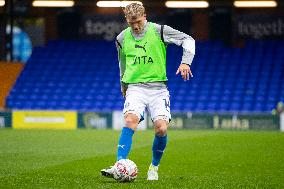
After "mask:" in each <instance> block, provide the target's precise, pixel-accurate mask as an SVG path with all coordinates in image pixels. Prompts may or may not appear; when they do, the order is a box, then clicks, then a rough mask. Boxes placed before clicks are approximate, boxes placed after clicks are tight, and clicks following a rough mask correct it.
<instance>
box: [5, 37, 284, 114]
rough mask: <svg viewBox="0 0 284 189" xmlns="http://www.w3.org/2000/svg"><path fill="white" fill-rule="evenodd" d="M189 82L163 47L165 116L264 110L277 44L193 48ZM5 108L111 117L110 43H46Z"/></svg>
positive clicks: (119, 103)
mask: <svg viewBox="0 0 284 189" xmlns="http://www.w3.org/2000/svg"><path fill="white" fill-rule="evenodd" d="M196 46H197V49H196V56H195V59H194V62H193V65H192V70H193V74H194V77H193V78H192V79H191V81H190V82H183V81H182V79H181V78H180V77H177V76H176V75H175V72H176V69H177V67H178V64H179V63H180V61H181V53H182V52H181V51H182V49H181V48H178V47H175V46H169V48H168V53H167V59H168V64H167V65H168V79H169V81H168V86H169V90H170V94H171V108H172V111H192V112H217V111H218V112H270V111H271V110H272V109H273V108H275V106H276V104H277V102H278V101H284V53H283V52H284V42H279V41H249V42H247V43H246V45H245V47H244V48H231V47H226V46H224V45H223V44H222V43H221V42H212V41H211V42H197V44H196ZM6 105H7V107H8V108H11V109H45V110H47V109H52V110H61V109H63V110H80V111H113V110H121V109H122V108H123V98H122V97H121V94H120V83H119V68H118V63H117V53H116V49H115V45H114V43H113V42H105V41H88V42H87V41H52V42H49V43H48V44H47V46H45V47H38V48H35V49H34V50H33V53H32V56H31V58H30V59H29V60H28V62H27V63H26V65H25V67H24V70H23V71H22V73H21V74H20V76H19V78H18V79H17V82H16V84H15V85H14V87H13V89H12V90H11V91H10V94H9V96H8V98H7V100H6Z"/></svg>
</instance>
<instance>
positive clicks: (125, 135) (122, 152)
mask: <svg viewBox="0 0 284 189" xmlns="http://www.w3.org/2000/svg"><path fill="white" fill-rule="evenodd" d="M133 134H134V131H133V130H132V129H130V128H127V127H123V129H122V131H121V134H120V138H119V142H118V146H117V161H118V160H120V159H126V158H127V156H128V154H129V152H130V149H131V144H132V136H133Z"/></svg>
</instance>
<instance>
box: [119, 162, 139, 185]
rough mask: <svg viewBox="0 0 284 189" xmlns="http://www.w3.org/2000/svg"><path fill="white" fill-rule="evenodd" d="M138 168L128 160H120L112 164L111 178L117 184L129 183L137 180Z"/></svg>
mask: <svg viewBox="0 0 284 189" xmlns="http://www.w3.org/2000/svg"><path fill="white" fill-rule="evenodd" d="M137 174H138V168H137V166H136V164H135V163H134V162H133V161H131V160H129V159H121V160H119V161H117V162H116V163H115V164H114V174H113V177H114V179H115V180H117V181H119V182H131V181H134V180H135V179H136V178H137Z"/></svg>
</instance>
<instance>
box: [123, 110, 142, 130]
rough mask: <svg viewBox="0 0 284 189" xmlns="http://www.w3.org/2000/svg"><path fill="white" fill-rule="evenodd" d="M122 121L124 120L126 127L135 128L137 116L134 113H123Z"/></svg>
mask: <svg viewBox="0 0 284 189" xmlns="http://www.w3.org/2000/svg"><path fill="white" fill-rule="evenodd" d="M124 121H125V125H126V127H128V128H131V129H134V130H135V129H136V127H137V125H138V122H139V118H138V117H137V116H136V115H135V114H131V113H129V114H127V115H125V117H124Z"/></svg>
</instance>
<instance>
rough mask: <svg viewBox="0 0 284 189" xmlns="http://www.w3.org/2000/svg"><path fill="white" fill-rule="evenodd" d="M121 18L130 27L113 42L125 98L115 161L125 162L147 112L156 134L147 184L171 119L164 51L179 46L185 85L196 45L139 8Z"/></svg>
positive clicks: (134, 5) (135, 6) (153, 177)
mask: <svg viewBox="0 0 284 189" xmlns="http://www.w3.org/2000/svg"><path fill="white" fill-rule="evenodd" d="M124 14H125V18H126V21H127V23H128V25H129V26H130V27H128V28H127V29H125V30H123V31H122V32H121V33H120V34H119V35H118V36H117V38H116V46H117V50H118V57H119V58H118V59H119V67H120V77H121V78H120V79H121V92H122V95H123V97H124V98H125V103H124V109H123V113H124V120H125V127H123V129H122V131H121V135H120V139H119V142H118V149H117V161H118V160H120V159H127V156H128V154H129V152H130V149H131V144H132V136H133V134H134V132H135V130H136V129H137V125H138V123H139V122H140V121H142V120H143V119H144V112H145V109H146V108H147V110H148V111H149V113H150V115H151V119H152V121H153V123H154V130H155V137H154V141H153V146H152V162H151V164H150V166H149V170H148V178H147V180H158V166H159V164H160V160H161V158H162V155H163V153H164V150H165V148H166V145H167V128H168V124H169V122H170V119H171V114H170V99H169V97H170V95H169V91H168V89H167V86H166V81H167V76H166V47H167V45H168V44H176V45H178V46H182V48H183V56H182V61H181V64H180V65H179V67H178V69H177V71H176V75H178V74H179V73H180V74H181V76H182V78H183V79H184V80H185V81H187V80H189V79H190V77H193V75H192V73H191V70H190V65H191V63H192V60H193V57H194V54H195V41H194V39H193V38H192V37H190V36H188V35H186V34H184V33H182V32H180V31H178V30H175V29H173V28H171V27H169V26H166V25H159V24H156V23H152V22H148V21H147V20H146V13H145V8H144V7H143V5H141V4H138V3H132V4H129V5H128V6H126V7H125V9H124ZM101 173H102V175H103V176H106V177H113V167H110V168H109V169H103V170H101Z"/></svg>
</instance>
